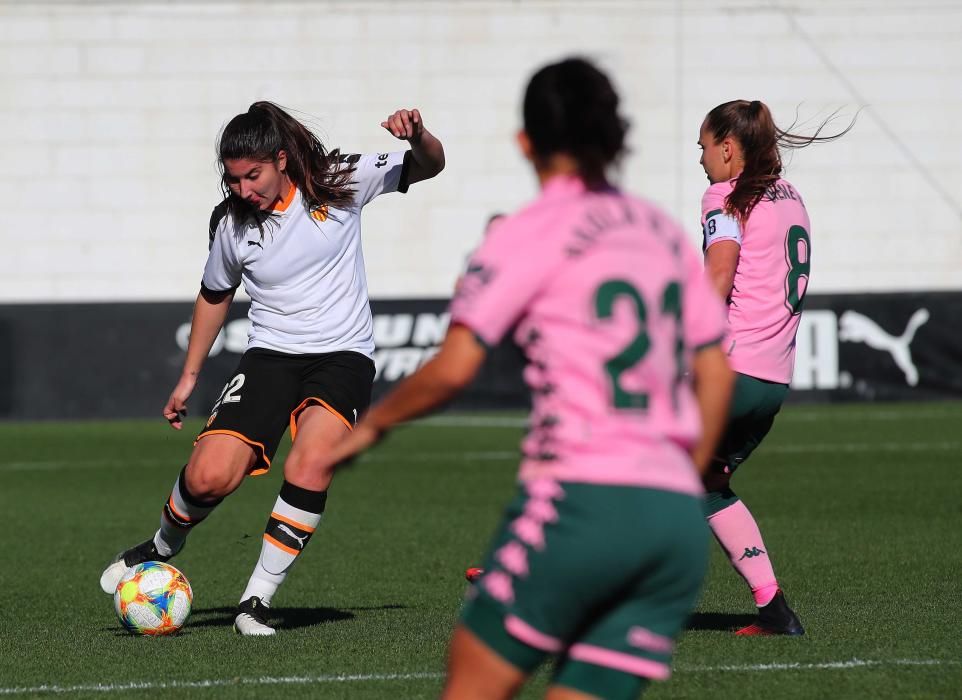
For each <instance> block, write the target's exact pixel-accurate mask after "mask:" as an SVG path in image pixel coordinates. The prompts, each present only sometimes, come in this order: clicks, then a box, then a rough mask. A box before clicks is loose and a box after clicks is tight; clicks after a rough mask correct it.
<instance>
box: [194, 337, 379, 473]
mask: <svg viewBox="0 0 962 700" xmlns="http://www.w3.org/2000/svg"><path fill="white" fill-rule="evenodd" d="M373 384H374V362H373V361H372V360H371V359H370V358H369V357H366V356H365V355H362V354H360V353H357V352H330V353H321V354H313V355H290V354H287V353H283V352H276V351H274V350H265V349H262V348H254V349H252V350H248V351H247V352H245V353H244V355H243V356H242V357H241V360H240V363H239V364H238V365H237V369H236V370H235V371H234V374H233V375H231V378H230V380H229V381H228V382H227V385H226V386H225V387H224V391H222V392H221V395H220V397H219V398H218V399H217V401H216V402H215V403H214V408H213V410H212V411H211V414H210V419H209V420H208V421H207V426H206V427H205V428H204V429H203V430H202V431H201V432H200V434H199V435H198V436H197V440H200V439H201V438H202V437H204V436H206V435H233V436H234V437H236V438H238V439H240V440H243V441H244V442H246V443H247V444H248V445H250V446H251V447H253V448H254V451H255V452H256V453H257V461H256V462H255V463H254V466H253V467H252V468H251V474H252V475H255V474H263V473H264V472H266V471H267V470H268V469H270V466H271V459H273V458H274V453H276V452H277V447H278V445H279V444H280V441H281V437H282V436H283V435H284V431H285V430H287V427H288V426H290V428H291V440H293V439H294V438H295V437H296V435H297V417H298V415H300V413H301V412H302V411H303V410H304V409H305V408H307V407H308V406H310V405H315V404H316V405H319V406H323V407H324V408H326V409H327V410H328V411H330V412H331V413H333V414H334V415H335V416H337V417H338V418H340V419H341V420H342V421H343V422H344V425H346V426H347V427H348V429H350V430H353V429H354V424H355V423H356V422H357V418H358V416H359V415H361V414H362V413H364V411H366V410H367V407H368V406H369V405H370V404H371V387H372V385H373ZM195 444H196V443H195Z"/></svg>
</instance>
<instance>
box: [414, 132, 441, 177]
mask: <svg viewBox="0 0 962 700" xmlns="http://www.w3.org/2000/svg"><path fill="white" fill-rule="evenodd" d="M411 158H412V159H413V160H414V166H415V170H416V172H417V174H418V175H420V177H419V178H418V179H419V180H426V179H428V178H430V177H434V176H435V175H437V174H438V173H439V172H441V171H442V170H444V146H442V145H441V142H440V141H439V140H438V138H437V137H436V136H435V135H434V134H432V133H431V132H430V131H428V130H427V129H424V130H422V132H421V138H420V139H418V141H417V142H413V141H412V142H411ZM413 179H414V178H412V180H413Z"/></svg>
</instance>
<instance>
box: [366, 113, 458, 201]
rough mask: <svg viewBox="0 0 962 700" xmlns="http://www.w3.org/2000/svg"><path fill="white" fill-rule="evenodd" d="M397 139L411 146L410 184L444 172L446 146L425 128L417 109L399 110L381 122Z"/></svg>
mask: <svg viewBox="0 0 962 700" xmlns="http://www.w3.org/2000/svg"><path fill="white" fill-rule="evenodd" d="M381 126H382V127H384V128H385V129H387V130H388V131H390V132H391V135H392V136H394V137H395V138H398V139H401V140H402V141H407V142H408V143H410V144H411V165H410V170H409V172H408V183H409V184H410V183H414V182H420V181H421V180H429V179H430V178H432V177H434V176H435V175H437V174H438V173H439V172H441V171H442V170H444V146H442V145H441V142H440V141H439V140H438V139H437V137H436V136H435V135H434V134H432V133H431V132H430V131H428V130H427V129H426V128H425V127H424V120H423V119H422V118H421V112H420V111H418V110H417V109H399V110H397V111H396V112H395V113H394V114H392V115H390V116H389V117H388V118H387V119H385V120H384V121H383V122H381Z"/></svg>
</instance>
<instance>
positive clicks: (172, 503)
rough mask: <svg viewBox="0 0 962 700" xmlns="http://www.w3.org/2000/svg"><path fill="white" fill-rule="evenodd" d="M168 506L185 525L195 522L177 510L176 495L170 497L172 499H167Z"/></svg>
mask: <svg viewBox="0 0 962 700" xmlns="http://www.w3.org/2000/svg"><path fill="white" fill-rule="evenodd" d="M167 506H168V507H169V508H170V509H171V510H172V511H174V515H176V516H177V517H178V518H180V519H181V520H183V521H184V522H185V523H190V522H193V520H191V519H190V518H188V517H187V516H186V515H184V514H183V513H181V512H180V511H179V510H177V509H176V508H175V507H174V494H171V495H170V498H168V499H167Z"/></svg>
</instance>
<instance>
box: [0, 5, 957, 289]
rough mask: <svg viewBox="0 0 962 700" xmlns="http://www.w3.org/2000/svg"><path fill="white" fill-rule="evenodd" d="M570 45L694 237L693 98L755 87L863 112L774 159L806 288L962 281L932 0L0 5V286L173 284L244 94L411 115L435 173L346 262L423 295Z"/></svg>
mask: <svg viewBox="0 0 962 700" xmlns="http://www.w3.org/2000/svg"><path fill="white" fill-rule="evenodd" d="M785 8H790V9H785ZM571 53H582V54H587V55H589V56H592V57H595V58H597V59H598V60H599V61H600V62H601V63H602V65H603V66H605V67H606V68H608V69H609V70H610V71H611V72H612V73H613V75H614V77H615V79H616V82H617V84H618V86H619V88H620V90H621V92H622V95H623V97H624V102H625V110H626V112H627V114H628V115H629V116H630V118H631V121H632V123H633V129H632V132H631V145H632V149H633V154H632V156H631V157H630V158H629V160H628V161H627V163H626V164H625V166H624V169H623V181H624V183H625V184H626V185H627V186H629V187H630V188H632V189H635V190H637V191H639V192H641V193H644V194H646V195H648V196H649V197H651V198H652V199H654V200H656V201H659V202H661V203H662V204H663V205H664V206H665V207H666V208H668V209H669V210H671V211H672V212H673V213H674V214H675V215H676V216H678V217H679V218H680V219H681V220H682V221H683V222H684V223H685V224H686V225H688V226H689V228H690V230H691V232H692V239H693V240H697V238H698V234H699V232H698V230H697V219H698V213H699V212H698V206H699V200H700V196H701V193H702V190H703V189H704V187H705V184H706V182H705V180H704V175H703V173H702V171H701V169H700V167H699V166H698V148H697V146H696V145H695V141H696V139H697V133H698V127H699V124H700V122H701V119H702V117H703V116H704V114H705V112H706V111H707V110H709V109H710V108H711V107H713V106H714V105H716V104H717V103H719V102H723V101H725V100H728V99H733V98H737V97H747V98H758V99H762V100H765V101H766V102H768V103H769V104H770V105H771V107H772V108H773V110H774V112H775V116H776V119H777V120H778V121H779V122H781V123H783V124H789V123H791V121H792V120H793V119H794V118H795V113H796V109H797V110H798V114H799V118H800V119H801V121H802V122H803V125H804V126H813V125H815V124H817V123H818V120H819V119H820V118H822V117H824V116H825V115H827V114H828V113H830V112H831V111H832V110H834V109H836V108H838V107H842V108H844V114H845V115H846V116H851V114H853V113H854V111H855V109H856V108H858V107H859V106H863V104H864V105H865V109H864V111H863V112H862V113H861V115H860V117H859V121H858V124H857V126H856V128H855V130H854V131H853V132H852V133H850V134H849V135H847V136H846V137H845V138H844V139H843V140H841V141H839V142H837V143H834V144H828V145H823V146H817V147H813V148H811V149H808V150H805V151H802V152H799V153H796V154H795V155H794V156H792V157H791V161H790V164H789V167H788V170H787V174H788V177H789V178H790V179H792V180H793V181H794V182H795V183H796V185H797V186H798V188H799V190H800V191H801V192H802V193H803V195H804V196H805V198H806V201H807V203H808V205H809V209H810V212H811V215H812V219H813V224H814V226H813V228H814V233H813V240H814V246H815V274H814V279H813V283H812V289H813V290H814V291H818V292H829V291H872V290H903V289H953V288H954V289H958V288H962V169H960V167H959V164H960V161H962V146H960V145H959V136H958V133H957V132H958V125H959V124H962V4H960V3H958V2H956V1H955V0H941V1H938V0H927V1H926V2H925V3H922V4H921V5H919V4H918V3H912V2H909V1H908V0H888V1H887V2H886V1H885V0H879V1H878V2H875V3H871V4H869V3H866V2H865V1H864V0H809V1H808V2H806V3H788V2H787V1H785V2H780V3H771V4H767V5H766V4H764V3H757V2H754V1H752V0H718V1H717V2H716V1H713V0H677V1H675V2H673V1H671V0H636V1H632V0H620V1H616V0H577V1H575V0H464V1H460V2H454V1H453V0H452V1H450V2H442V1H441V0H408V1H405V0H395V1H393V2H392V1H389V0H355V1H349V0H340V1H334V0H328V1H327V2H322V1H316V2H315V1H310V0H303V1H301V2H288V3H283V4H282V3H270V4H267V3H256V2H242V1H240V0H209V1H207V2H187V1H186V0H167V1H164V2H161V1H160V0H158V1H157V2H142V1H137V0H129V2H126V3H119V2H96V1H89V2H84V3H81V2H77V3H74V4H69V3H62V2H61V3H49V4H48V3H46V2H43V1H42V0H37V1H34V2H22V3H21V2H16V3H0V154H2V155H0V158H2V162H3V168H0V192H2V193H3V194H4V195H5V197H4V199H5V201H4V214H3V215H2V216H0V239H2V241H3V250H4V260H5V261H6V263H7V264H6V265H5V274H4V275H2V276H0V303H2V302H7V303H11V302H22V301H68V300H116V299H122V300H152V299H190V298H192V297H193V295H194V293H195V291H196V289H197V286H198V281H199V274H200V270H201V268H202V266H203V263H204V259H205V256H206V240H207V232H206V227H207V219H208V216H209V213H210V210H211V208H212V207H213V205H214V204H216V202H217V201H218V198H219V190H218V187H217V176H216V168H215V163H214V139H215V136H216V134H217V132H218V130H219V129H220V128H221V126H222V125H223V124H224V123H225V122H226V121H227V120H228V119H229V118H230V117H231V116H233V115H234V114H236V113H238V112H241V111H243V110H245V109H246V108H247V105H248V104H249V103H250V102H252V101H254V100H257V99H271V100H275V101H277V102H279V103H281V104H283V105H285V106H287V107H290V108H293V109H296V110H299V111H300V112H303V113H306V115H309V117H310V122H311V123H312V124H313V125H314V126H316V127H317V128H318V130H319V132H320V133H321V134H322V136H323V137H324V138H325V140H326V142H328V143H329V144H330V145H332V146H335V145H337V146H342V147H344V148H346V149H348V150H376V149H377V150H383V149H386V148H391V147H401V144H399V143H398V142H395V141H393V140H392V139H391V138H390V137H389V136H388V135H387V134H386V133H385V132H383V131H382V130H381V129H380V127H379V126H378V124H379V122H380V121H381V119H382V118H383V117H384V116H385V115H386V114H387V113H389V112H390V111H392V110H394V109H395V108H397V107H410V106H418V107H420V108H421V109H422V110H423V112H424V116H425V121H426V123H427V124H428V126H429V127H430V128H431V129H432V130H433V131H435V133H437V134H438V135H439V136H440V137H441V138H442V140H443V141H444V143H445V146H446V150H447V155H448V169H447V170H446V171H445V172H444V173H443V174H442V176H441V177H440V178H438V179H437V180H435V181H432V182H428V183H423V184H421V185H418V186H415V187H414V188H412V191H411V193H410V194H409V195H408V196H406V197H405V196H400V195H392V196H389V197H385V198H383V199H382V200H379V201H378V202H376V203H375V204H373V205H372V206H371V207H370V208H369V209H368V210H367V212H366V215H365V223H364V227H365V256H366V259H367V264H368V272H369V279H370V283H371V292H372V294H373V295H374V296H378V297H398V296H445V295H447V294H448V292H449V290H450V288H451V285H452V283H453V281H454V279H455V277H456V275H457V273H458V271H459V269H460V267H461V265H462V263H463V260H464V258H465V256H466V255H467V254H468V252H469V251H470V249H471V248H472V246H473V245H474V244H475V243H476V242H477V241H478V239H479V237H480V233H481V228H482V226H483V224H484V222H485V221H486V219H487V217H488V216H489V215H490V214H491V213H493V212H496V211H505V210H510V209H512V208H514V207H516V206H517V205H518V204H520V203H521V202H522V201H524V200H525V199H526V198H528V197H530V196H531V195H532V194H533V192H534V180H533V177H532V176H531V174H530V173H529V172H528V171H527V169H526V167H525V165H524V164H523V162H522V161H521V158H520V157H519V156H518V154H517V153H516V152H515V148H514V143H513V134H514V131H515V129H516V128H517V126H518V121H519V108H518V103H519V98H520V93H521V90H522V87H523V85H524V82H525V80H526V79H527V77H528V75H529V74H530V72H531V71H532V69H533V68H534V67H536V66H537V65H538V64H539V63H541V62H543V61H545V60H548V59H554V58H558V57H560V56H562V55H565V54H571ZM844 123H845V121H844V120H842V121H840V122H839V125H842V124H844Z"/></svg>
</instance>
